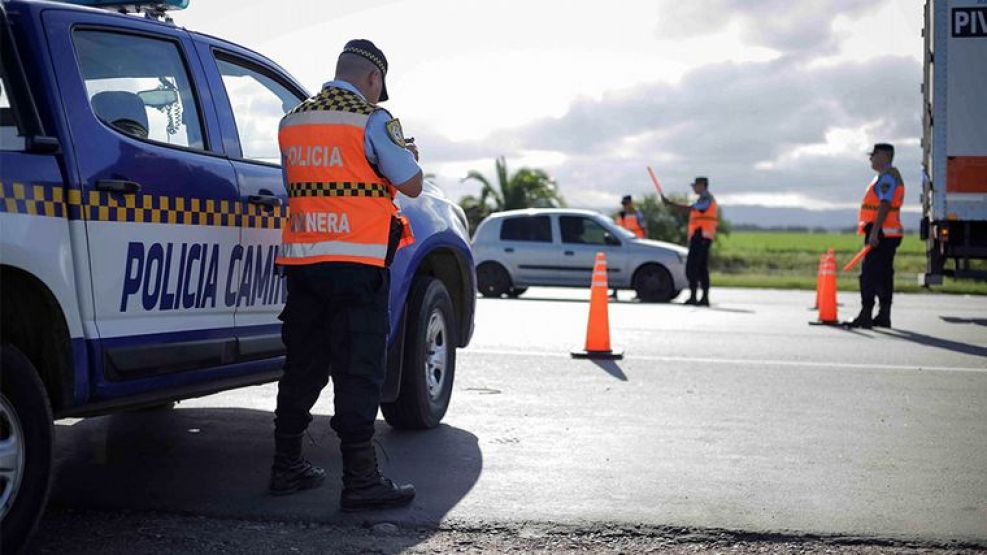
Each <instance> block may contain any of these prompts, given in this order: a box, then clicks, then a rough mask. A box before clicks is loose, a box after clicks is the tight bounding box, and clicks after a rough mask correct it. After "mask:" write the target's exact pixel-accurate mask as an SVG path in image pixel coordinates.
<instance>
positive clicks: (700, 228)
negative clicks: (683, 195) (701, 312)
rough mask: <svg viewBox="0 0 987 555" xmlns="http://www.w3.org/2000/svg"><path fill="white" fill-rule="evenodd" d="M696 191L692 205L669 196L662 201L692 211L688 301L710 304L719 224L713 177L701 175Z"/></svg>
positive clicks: (687, 270)
mask: <svg viewBox="0 0 987 555" xmlns="http://www.w3.org/2000/svg"><path fill="white" fill-rule="evenodd" d="M692 191H693V192H694V193H696V194H697V195H699V198H698V199H697V200H696V202H694V203H692V204H691V205H685V204H678V203H676V202H673V201H671V200H670V199H668V198H667V197H665V195H662V196H661V201H662V202H664V203H665V204H667V205H669V206H671V207H672V208H674V209H676V210H679V211H681V212H684V213H688V214H689V233H688V237H689V257H688V258H687V259H686V262H685V275H686V278H688V280H689V300H687V301H685V304H688V305H696V306H709V249H710V247H711V246H712V244H713V239H715V238H716V228H717V225H718V224H719V215H718V211H719V207H718V206H717V204H716V199H715V198H713V195H712V194H710V192H709V179H707V178H705V177H697V178H696V179H695V180H693V182H692ZM700 287H702V290H703V297H702V298H701V299H696V290H697V289H698V288H700Z"/></svg>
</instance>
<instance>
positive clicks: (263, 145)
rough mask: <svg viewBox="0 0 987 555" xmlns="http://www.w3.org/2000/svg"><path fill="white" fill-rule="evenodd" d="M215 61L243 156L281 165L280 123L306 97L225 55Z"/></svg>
mask: <svg viewBox="0 0 987 555" xmlns="http://www.w3.org/2000/svg"><path fill="white" fill-rule="evenodd" d="M216 65H218V66H219V73H220V74H221V75H222V76H223V84H224V85H225V86H226V94H227V96H228V97H229V98H230V107H231V108H232V109H233V119H234V120H235V121H236V128H237V134H238V135H239V137H240V149H241V150H242V151H243V157H244V158H246V159H248V160H257V161H260V162H267V163H270V164H278V165H280V164H281V150H280V148H279V147H278V124H279V123H280V121H281V118H282V117H283V116H284V115H285V114H286V113H288V111H289V110H291V109H292V108H294V107H295V106H297V105H298V104H300V103H301V102H302V100H303V99H302V98H299V97H298V96H297V95H296V94H295V93H293V92H291V91H290V90H288V89H287V88H286V87H284V86H283V85H281V84H280V83H278V82H277V81H275V80H274V79H272V78H271V77H268V76H267V75H264V74H263V73H261V72H259V71H257V70H255V69H252V68H250V67H248V66H247V65H242V64H238V63H235V62H233V61H231V60H227V59H225V58H222V57H217V59H216Z"/></svg>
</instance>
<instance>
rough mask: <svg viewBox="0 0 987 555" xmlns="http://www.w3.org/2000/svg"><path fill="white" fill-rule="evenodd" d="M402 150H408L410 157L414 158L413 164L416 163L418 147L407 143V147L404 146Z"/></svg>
mask: <svg viewBox="0 0 987 555" xmlns="http://www.w3.org/2000/svg"><path fill="white" fill-rule="evenodd" d="M404 148H406V149H408V151H409V152H411V154H412V156H414V157H415V162H417V161H418V145H416V144H415V143H408V144H407V145H405V147H404Z"/></svg>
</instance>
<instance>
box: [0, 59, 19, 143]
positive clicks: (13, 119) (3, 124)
mask: <svg viewBox="0 0 987 555" xmlns="http://www.w3.org/2000/svg"><path fill="white" fill-rule="evenodd" d="M9 90H10V86H9V84H8V82H7V72H6V70H2V71H0V150H24V137H23V132H22V131H21V130H20V128H19V127H18V126H17V116H16V114H14V107H13V106H12V105H11V104H10V96H9V93H8V92H7V91H9Z"/></svg>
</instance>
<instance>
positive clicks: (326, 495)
mask: <svg viewBox="0 0 987 555" xmlns="http://www.w3.org/2000/svg"><path fill="white" fill-rule="evenodd" d="M272 418H273V415H272V414H271V413H270V412H265V411H257V410H249V409H238V408H215V409H205V408H190V409H184V408H181V405H179V407H178V408H176V409H172V410H157V411H142V412H131V413H122V414H116V415H113V416H104V417H98V418H90V419H85V420H81V421H77V422H75V423H74V424H72V425H57V426H56V442H55V447H56V463H55V482H54V487H53V488H52V492H51V501H50V505H51V507H52V508H56V509H70V510H88V509H104V510H127V511H163V512H169V513H180V514H194V515H202V516H207V517H216V518H236V519H248V520H253V519H258V520H272V521H287V522H291V521H301V522H317V523H327V524H334V525H366V524H368V523H370V524H372V523H376V522H391V523H395V524H397V525H399V526H402V527H403V526H407V527H416V528H424V529H435V528H437V526H438V525H439V524H440V523H441V522H442V520H443V518H444V517H445V516H446V515H447V514H448V512H449V511H450V510H451V509H452V508H453V507H455V506H456V505H457V504H458V503H459V502H460V501H462V500H463V498H464V497H465V496H466V495H467V494H468V493H469V491H470V490H471V489H472V488H473V486H474V485H475V484H476V482H477V480H478V479H479V477H480V473H481V471H482V469H483V456H482V453H481V452H480V448H479V444H478V441H477V438H476V436H474V435H473V434H471V433H469V432H467V431H464V430H461V429H458V428H454V427H452V426H448V425H444V424H443V425H440V426H439V427H438V428H436V429H433V430H427V431H415V432H405V431H397V430H393V429H391V428H390V427H389V426H388V425H387V424H385V423H383V422H382V421H378V424H377V430H378V433H377V443H378V444H379V446H378V458H379V460H380V466H381V470H382V472H384V473H385V474H386V475H388V476H389V477H391V478H393V479H395V480H396V481H398V482H411V483H414V484H415V486H416V488H417V490H418V497H417V498H416V499H415V501H414V503H413V504H412V505H411V506H410V507H406V508H402V509H394V510H388V511H379V512H366V513H342V512H340V511H339V508H338V503H339V494H340V490H341V483H340V481H339V476H340V474H341V461H340V456H339V451H338V448H339V444H338V441H337V439H336V437H335V435H334V434H333V433H332V432H331V431H330V429H329V417H326V416H317V417H316V418H315V420H314V421H313V422H312V425H311V427H310V431H311V437H310V438H307V439H306V440H305V443H306V445H305V456H306V458H308V459H309V460H311V461H312V462H313V463H315V464H318V465H320V466H322V467H324V468H325V469H326V472H327V478H326V482H325V483H324V484H323V485H322V487H320V488H318V489H314V490H310V491H305V492H301V493H296V494H293V495H288V496H283V497H274V496H270V495H268V494H267V493H266V488H267V481H268V477H269V472H270V465H271V458H272V449H273V446H272V441H273V440H272V437H271V431H272V428H273V425H272ZM43 534H44V520H42V522H41V525H40V528H39V536H41V535H43ZM408 536H409V539H408V542H409V545H408V546H407V547H411V546H413V545H415V544H417V543H419V542H421V541H424V540H425V539H427V535H426V536H421V535H419V534H408ZM395 539H396V538H395Z"/></svg>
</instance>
